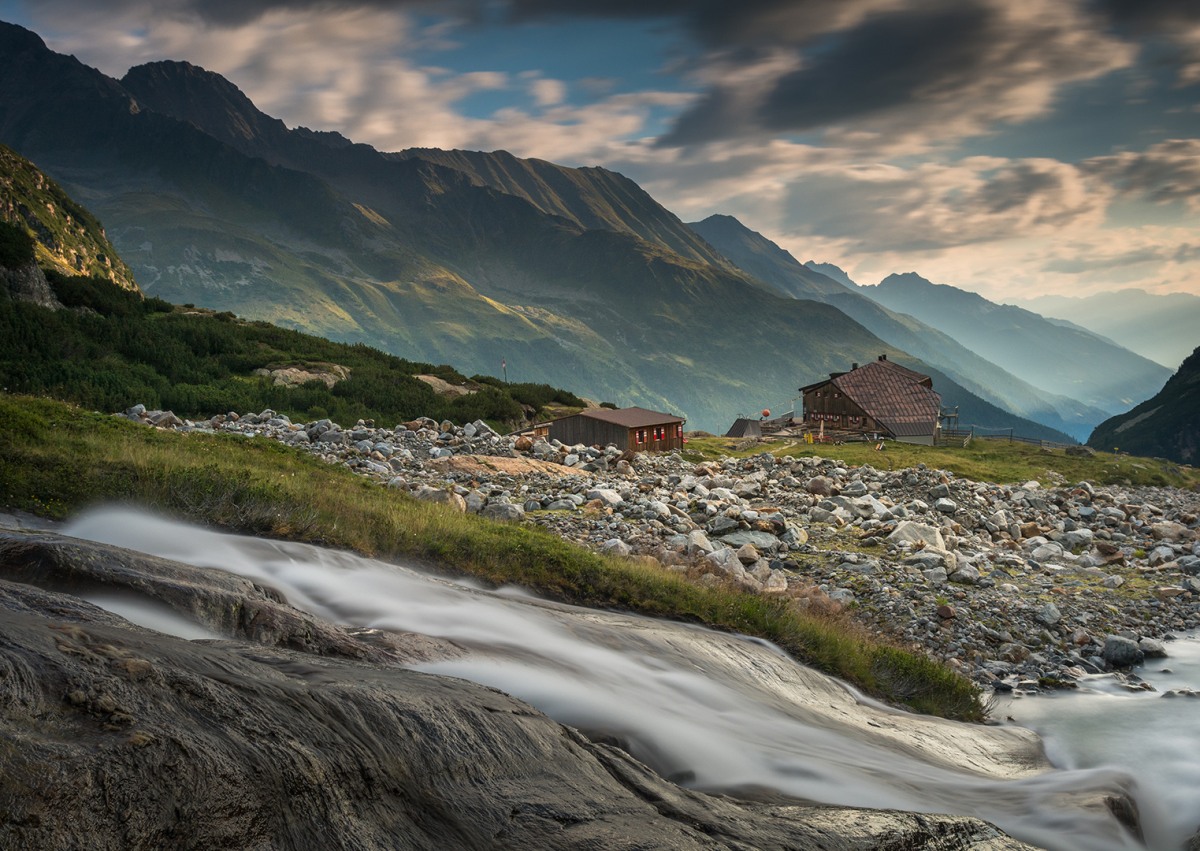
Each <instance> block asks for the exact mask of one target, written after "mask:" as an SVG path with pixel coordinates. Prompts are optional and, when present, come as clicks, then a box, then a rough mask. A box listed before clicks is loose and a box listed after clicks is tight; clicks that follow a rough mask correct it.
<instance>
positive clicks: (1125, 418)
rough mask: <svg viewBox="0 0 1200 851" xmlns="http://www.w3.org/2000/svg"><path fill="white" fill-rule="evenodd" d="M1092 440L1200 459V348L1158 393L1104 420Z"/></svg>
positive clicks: (1162, 455) (1111, 446)
mask: <svg viewBox="0 0 1200 851" xmlns="http://www.w3.org/2000/svg"><path fill="white" fill-rule="evenodd" d="M1088 443H1089V444H1090V445H1091V446H1094V447H1095V448H1097V449H1103V450H1107V451H1110V452H1111V451H1115V450H1118V449H1119V450H1121V451H1124V452H1129V453H1130V454H1133V455H1146V456H1149V457H1154V458H1170V459H1171V460H1173V461H1179V462H1182V463H1184V464H1192V465H1195V464H1197V463H1200V348H1197V349H1195V351H1193V352H1192V353H1191V355H1189V356H1188V357H1187V358H1186V359H1185V360H1184V361H1183V363H1182V364H1181V365H1180V367H1179V370H1178V371H1177V372H1176V373H1175V374H1174V375H1173V376H1171V378H1170V379H1169V380H1168V381H1167V383H1166V385H1164V386H1163V388H1162V390H1160V391H1159V392H1158V394H1157V395H1155V396H1154V397H1153V398H1151V399H1147V400H1146V401H1145V402H1142V404H1140V405H1138V406H1137V407H1136V408H1134V409H1133V410H1132V411H1129V412H1128V413H1125V414H1121V415H1119V416H1116V417H1113V418H1112V419H1110V420H1106V421H1105V422H1103V423H1101V424H1100V425H1099V426H1097V427H1096V430H1095V432H1093V433H1092V436H1091V437H1090V438H1089V439H1088Z"/></svg>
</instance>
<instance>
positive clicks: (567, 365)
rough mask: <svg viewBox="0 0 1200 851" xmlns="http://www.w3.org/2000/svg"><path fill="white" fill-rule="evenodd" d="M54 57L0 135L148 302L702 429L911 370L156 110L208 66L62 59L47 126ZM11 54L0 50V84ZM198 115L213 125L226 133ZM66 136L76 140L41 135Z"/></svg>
mask: <svg viewBox="0 0 1200 851" xmlns="http://www.w3.org/2000/svg"><path fill="white" fill-rule="evenodd" d="M18 29H19V28H18ZM6 32H7V33H9V34H11V32H12V26H11V25H8V26H7V28H2V27H0V43H4V40H5V38H6V34H5V33H6ZM26 41H28V39H26ZM38 43H40V41H38ZM55 56H56V55H55V54H52V53H50V52H49V51H48V50H46V49H45V48H44V45H43V47H42V49H41V52H37V51H35V52H34V54H33V55H29V56H25V57H22V58H20V60H19V61H20V63H21V64H22V65H23V71H22V73H24V74H25V77H24V78H22V80H23V82H22V85H21V86H16V85H13V86H9V87H8V89H7V99H6V98H0V141H8V142H10V143H12V144H14V146H15V147H17V149H18V150H22V152H23V153H25V154H26V155H35V156H33V157H32V158H34V159H35V160H36V161H37V162H38V163H39V165H41V166H42V167H43V168H44V169H45V170H47V171H48V172H49V173H51V174H52V175H55V176H56V177H57V178H58V179H60V180H62V181H63V182H65V183H67V184H68V185H69V186H70V188H71V189H72V191H73V192H75V193H76V194H77V195H79V196H81V197H86V198H87V199H88V204H89V206H90V207H92V208H93V209H96V210H98V211H99V213H100V214H101V215H102V216H103V218H104V219H105V220H106V221H107V222H109V232H110V234H111V235H112V237H113V240H114V242H115V243H116V244H117V247H118V249H119V250H120V251H121V252H122V255H123V256H125V257H126V259H127V260H128V262H130V264H131V265H132V267H133V268H134V271H135V274H136V275H137V276H138V279H139V281H141V282H142V284H143V287H144V288H146V289H147V291H148V292H152V293H153V294H155V295H159V296H161V297H164V298H168V299H170V300H172V301H177V302H188V301H193V302H196V303H198V304H203V305H206V306H209V307H212V308H214V309H217V310H232V311H235V312H237V313H240V314H242V315H245V316H249V317H251V318H261V319H266V320H269V321H281V322H283V323H284V324H287V325H289V326H291V327H296V328H300V329H302V330H306V331H309V332H315V333H320V334H323V335H325V336H329V337H331V338H332V339H338V340H345V341H350V342H355V341H361V342H366V343H369V344H372V345H376V346H379V347H382V348H384V349H385V350H388V351H391V352H392V353H394V354H398V355H400V356H402V357H408V358H411V359H413V360H420V361H435V362H436V361H441V362H452V363H456V364H460V365H462V366H463V368H464V369H467V370H469V371H475V372H480V373H484V374H489V373H490V374H496V373H498V372H499V364H500V361H501V360H506V361H507V363H508V367H509V371H510V373H512V372H513V371H514V370H516V371H517V373H518V374H519V375H520V377H521V378H522V379H523V380H529V381H543V382H546V383H550V384H556V385H560V386H561V385H570V386H572V387H576V388H579V390H580V392H584V393H585V394H586V395H590V396H594V397H597V398H607V399H610V400H613V401H616V402H618V403H620V404H641V405H643V406H646V407H655V408H665V409H668V410H673V411H675V412H679V413H683V414H685V415H687V416H688V417H689V419H690V422H691V423H692V425H693V426H698V427H703V426H708V428H707V429H706V430H712V431H716V430H724V427H725V426H726V425H727V424H728V422H730V421H732V419H733V418H734V417H735V416H736V415H737V414H738V413H740V412H743V411H746V410H757V409H759V408H761V407H762V406H763V405H764V403H765V402H771V403H776V402H777V401H778V400H780V399H784V398H792V397H793V396H794V395H795V388H796V387H798V386H800V385H801V384H803V383H805V382H807V381H811V380H814V379H816V378H819V377H821V376H823V375H824V374H825V373H827V372H830V371H834V370H838V369H844V368H845V365H846V364H847V363H849V362H852V361H865V360H868V359H871V358H874V357H876V356H877V355H878V354H880V353H887V354H888V355H889V356H894V357H897V358H903V357H905V355H904V353H903V352H902V351H900V350H898V349H896V348H895V347H893V346H889V345H887V344H886V343H884V342H883V341H881V340H880V339H879V338H878V337H877V336H876V335H874V334H872V333H871V332H870V331H868V330H867V329H866V328H864V327H863V326H862V325H860V324H859V323H857V322H855V321H854V320H851V319H850V318H848V317H847V316H845V314H843V313H842V312H841V311H840V310H837V309H836V308H833V307H831V306H828V305H822V304H819V303H817V302H813V301H801V300H796V299H790V298H789V299H784V298H782V297H778V296H775V295H773V294H770V293H769V291H768V289H767V288H766V286H765V285H764V284H762V283H761V282H759V281H757V280H755V279H753V278H751V277H750V276H748V275H746V274H744V273H743V272H741V271H739V270H736V269H734V268H733V267H732V266H730V265H728V264H727V263H722V264H721V265H716V264H714V263H711V262H707V261H702V260H699V259H689V258H688V257H684V256H681V255H680V254H679V253H677V252H676V251H674V250H673V249H671V248H670V247H669V246H667V245H664V244H663V243H662V242H661V241H660V237H661V235H656V234H655V232H654V230H653V229H652V228H651V229H648V230H646V232H645V235H639V233H637V230H638V228H639V227H642V225H639V226H637V227H634V226H627V227H624V228H622V229H619V230H614V229H611V228H603V229H587V228H583V227H581V226H580V225H579V224H577V223H576V221H573V220H572V219H571V218H565V217H563V216H561V215H557V214H548V213H546V212H545V211H543V210H542V209H540V208H539V207H538V206H537V205H536V204H535V203H532V202H531V201H529V200H527V199H525V198H522V197H520V196H519V195H514V194H511V193H510V192H507V191H502V190H501V188H497V186H495V185H491V184H488V183H487V182H486V181H483V182H482V185H481V180H480V178H479V176H478V175H474V176H473V175H472V174H470V173H468V172H467V171H463V170H460V169H459V168H452V167H449V166H447V165H445V164H442V163H438V162H433V161H431V160H429V159H420V158H416V157H413V156H408V157H404V156H395V155H385V154H381V153H379V152H377V151H375V150H374V149H373V148H371V147H369V146H366V145H360V144H355V143H349V141H348V140H345V139H344V138H343V137H340V136H336V135H334V134H321V133H318V132H315V131H311V130H301V129H298V130H287V128H286V127H283V126H282V124H281V123H280V122H277V120H275V119H270V120H266V119H262V118H260V117H259V115H258V114H257V113H252V114H251V115H250V119H253V120H250V119H247V118H246V116H245V115H244V113H245V111H246V110H248V109H250V108H251V107H252V104H250V105H249V106H248V105H247V104H248V103H249V102H248V100H242V99H241V98H240V97H238V96H237V94H236V93H235V92H234V91H233V90H234V89H235V88H236V87H233V86H232V84H230V86H229V87H225V86H223V85H221V84H218V91H217V93H216V94H215V95H214V98H213V103H212V104H211V106H212V107H213V108H212V109H209V110H208V111H205V110H197V111H196V113H195V116H196V117H195V120H194V121H190V122H189V121H185V120H181V119H180V118H178V117H174V116H172V115H168V114H165V113H163V112H159V111H157V110H156V109H155V108H153V106H152V102H157V100H163V99H168V100H172V99H173V100H172V103H174V105H173V106H170V107H169V109H171V110H174V111H176V112H186V111H187V110H185V109H183V106H184V105H183V104H182V103H180V101H179V98H180V97H184V96H186V97H188V98H194V97H202V96H205V90H204V89H203V87H202V84H203V83H204V82H205V80H209V81H211V80H212V79H213V78H212V77H210V76H208V73H209V72H202V69H200V70H196V69H194V67H189V66H182V65H163V66H159V67H157V69H156V74H157V73H161V74H175V75H181V74H182V75H185V76H186V77H187V82H188V84H189V85H187V86H176V87H175V88H171V87H169V86H168V87H165V88H164V86H163V85H161V83H162V82H163V81H156V82H155V86H154V87H150V86H148V85H143V84H144V80H143V82H142V83H139V84H137V85H143V87H144V88H147V91H141V92H140V93H138V94H134V93H132V92H130V91H128V90H126V89H124V88H123V87H122V86H121V85H120V84H119V83H116V82H115V81H111V80H108V78H105V77H104V76H103V75H102V74H100V73H99V72H98V71H95V70H94V69H87V68H86V66H82V65H79V63H76V62H75V61H74V60H70V62H71V63H73V65H72V66H71V76H70V78H69V79H66V80H59V81H58V83H57V84H56V85H57V86H58V87H60V88H61V87H63V86H66V87H68V88H71V89H72V92H73V94H72V95H71V97H72V98H73V99H75V100H82V101H88V93H89V92H100V95H99V96H98V102H97V103H88V105H87V106H88V108H87V110H81V111H76V112H75V113H73V114H71V115H67V116H64V115H61V114H59V113H60V110H61V100H60V99H58V98H53V97H49V96H48V91H49V89H53V88H54V86H39V85H35V83H36V82H37V80H38V79H39V78H41V79H42V81H43V83H44V82H45V79H46V78H47V77H50V78H53V77H54V73H53V68H54V67H57V66H58V65H59V64H61V62H62V61H63V60H61V59H55V58H53V57H55ZM13 61H14V55H13V52H12V51H7V52H0V70H4V69H6V68H7V65H8V63H12V62H13ZM139 75H141V77H139ZM127 76H128V75H127ZM146 76H150V77H153V76H155V75H150V74H149V73H148V72H139V73H138V74H134V75H133V77H132V78H131V82H132V81H133V80H138V79H141V78H142V77H146ZM135 87H136V85H135ZM150 88H153V89H154V91H153V92H150V91H149V89H150ZM168 93H169V94H170V98H167V94H168ZM152 95H153V97H152ZM156 99H157V100H156ZM163 108H168V107H163ZM255 109H256V108H255ZM230 110H233V118H232V119H231V118H230ZM18 115H19V116H22V117H23V118H22V120H16V118H17V116H18ZM239 116H240V117H239ZM197 121H198V122H200V123H206V122H216V123H222V124H223V125H224V126H225V127H226V129H225V130H224V131H222V132H221V133H220V134H218V135H222V136H223V138H217V137H216V136H213V135H211V134H210V133H208V132H206V131H202V130H201V129H200V128H199V127H198V126H197V124H196V122H197ZM68 125H71V126H76V129H77V130H78V131H79V132H78V133H67V134H65V135H64V134H60V133H55V134H50V133H48V132H47V128H56V129H58V128H62V127H64V126H68ZM230 128H233V129H230ZM247 128H249V129H250V133H249V135H250V136H251V137H252V138H250V139H247V138H246V137H247V132H246V129H247ZM256 134H257V135H256ZM51 137H52V138H51ZM80 138H87V139H88V140H89V142H90V144H88V145H87V146H80V145H77V144H76V140H78V139H80ZM271 139H275V140H276V141H274V142H271V144H267V142H268V141H270V140H271ZM560 168H561V167H557V166H555V167H554V169H555V170H557V169H560ZM535 171H536V169H535ZM580 174H581V175H582V176H584V177H587V176H589V174H590V172H581V173H580ZM607 175H615V173H606V176H605V179H606V180H609V179H611V180H612V181H615V182H616V183H621V184H623V183H624V181H625V178H619V176H617V177H612V178H609V177H608V176H607ZM495 182H496V183H499V184H502V185H503V184H504V182H503V181H499V180H498V179H496V180H495ZM629 185H630V186H635V185H634V184H632V182H629ZM630 191H632V190H630ZM637 191H638V192H639V193H641V192H642V190H640V187H639V188H638V190H637ZM527 194H528V193H527ZM642 194H643V195H644V193H642ZM644 198H646V199H649V196H648V195H646V196H644ZM649 201H650V202H652V201H653V199H649ZM647 204H649V202H647ZM569 206H570V205H567V207H569ZM648 210H649V212H653V213H654V216H656V217H657V218H655V219H654V222H653V223H654V225H655V227H657V225H658V223H659V222H665V223H667V224H670V226H671V227H677V226H679V225H681V223H679V225H676V224H674V223H676V222H678V219H677V218H675V217H674V216H673V215H671V214H669V213H666V211H665V210H664V211H662V212H658V211H659V210H661V207H660V206H659V205H657V202H653V207H648ZM576 218H578V215H577V214H576ZM631 218H636V217H631ZM672 220H673V221H672ZM642 221H643V223H644V224H646V225H648V224H649V223H650V222H649V220H648V219H646V218H645V217H643V219H642ZM664 226H665V225H664ZM685 230H686V229H685ZM646 236H650V237H652V239H647V238H646ZM692 244H693V245H697V246H701V247H702V248H703V251H705V252H708V251H710V250H711V249H710V248H709V247H704V243H703V241H702V240H698V239H697V240H695V241H694V242H693V243H692ZM697 250H700V249H697ZM963 392H964V393H965V392H966V391H963ZM997 415H998V416H1001V417H1003V418H1004V419H1005V420H1006V424H1007V423H1011V422H1013V421H1014V418H1013V417H1012V416H1009V415H1006V414H1003V413H999V412H997ZM1018 421H1019V420H1018ZM1029 427H1030V428H1039V427H1038V426H1036V425H1035V424H1032V423H1030V424H1029ZM1052 439H1054V438H1052Z"/></svg>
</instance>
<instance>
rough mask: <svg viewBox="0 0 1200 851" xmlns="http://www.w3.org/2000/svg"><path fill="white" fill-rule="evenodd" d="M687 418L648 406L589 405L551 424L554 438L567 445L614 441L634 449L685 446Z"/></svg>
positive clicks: (604, 443) (618, 445)
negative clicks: (603, 406)
mask: <svg viewBox="0 0 1200 851" xmlns="http://www.w3.org/2000/svg"><path fill="white" fill-rule="evenodd" d="M683 423H684V419H683V417H677V416H675V415H674V414H663V413H660V412H658V411H650V410H647V409H646V408H616V409H613V408H588V409H587V410H584V411H580V412H579V413H578V414H573V415H571V416H569V417H561V418H559V419H557V420H554V421H552V422H551V423H550V438H551V439H552V440H558V441H559V442H561V443H565V444H567V445H569V446H570V445H574V444H576V443H582V444H585V445H587V446H607V445H608V444H610V443H611V444H613V445H614V446H616V447H617V448H618V449H628V450H632V451H634V452H669V451H671V450H674V449H682V448H683Z"/></svg>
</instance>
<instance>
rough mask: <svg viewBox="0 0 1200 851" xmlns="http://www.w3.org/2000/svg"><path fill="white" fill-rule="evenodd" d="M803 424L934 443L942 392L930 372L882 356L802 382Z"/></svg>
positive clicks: (814, 429) (814, 427)
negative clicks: (825, 377) (923, 373)
mask: <svg viewBox="0 0 1200 851" xmlns="http://www.w3.org/2000/svg"><path fill="white" fill-rule="evenodd" d="M800 393H801V394H802V395H803V397H804V425H805V427H806V428H808V429H811V430H812V431H818V430H821V429H822V428H823V429H824V430H825V431H827V432H831V431H836V432H851V433H859V434H863V435H876V434H877V435H880V436H883V437H890V438H892V439H894V440H899V441H903V442H905V443H924V444H930V445H931V444H932V443H933V441H934V436H935V435H936V434H937V430H938V414H939V413H940V411H941V402H942V398H941V396H939V395H938V394H937V392H936V391H934V389H933V379H931V378H930V377H929V376H928V375H922V374H921V373H919V372H916V371H914V370H911V369H908V368H907V367H904V366H900V365H899V364H897V363H893V362H892V361H889V360H888V359H887V355H880V356H879V359H878V360H876V361H872V362H871V363H868V364H865V365H863V366H859V365H858V364H854V365H853V366H852V367H851V369H850V371H849V372H835V373H832V374H831V375H830V376H829V378H828V379H826V380H825V381H819V382H817V383H815V384H809V385H807V386H806V387H801V388H800Z"/></svg>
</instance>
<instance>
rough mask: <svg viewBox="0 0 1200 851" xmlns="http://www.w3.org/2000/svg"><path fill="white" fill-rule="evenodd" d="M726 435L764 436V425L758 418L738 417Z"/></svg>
mask: <svg viewBox="0 0 1200 851" xmlns="http://www.w3.org/2000/svg"><path fill="white" fill-rule="evenodd" d="M725 436H726V437H762V425H761V424H760V423H759V421H758V420H751V419H747V418H746V417H738V418H737V419H736V420H734V421H733V425H731V426H730V427H729V431H727V432H725Z"/></svg>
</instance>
